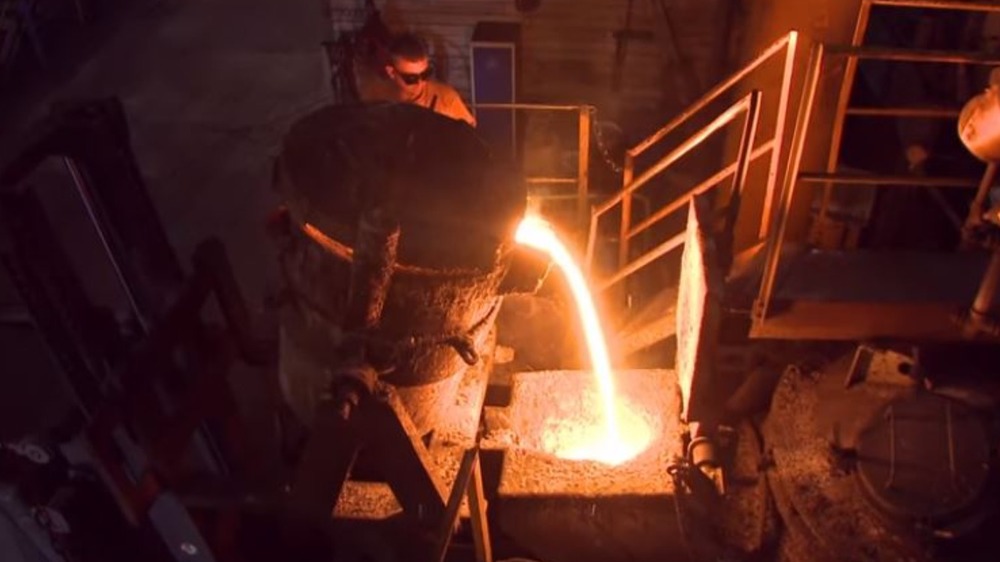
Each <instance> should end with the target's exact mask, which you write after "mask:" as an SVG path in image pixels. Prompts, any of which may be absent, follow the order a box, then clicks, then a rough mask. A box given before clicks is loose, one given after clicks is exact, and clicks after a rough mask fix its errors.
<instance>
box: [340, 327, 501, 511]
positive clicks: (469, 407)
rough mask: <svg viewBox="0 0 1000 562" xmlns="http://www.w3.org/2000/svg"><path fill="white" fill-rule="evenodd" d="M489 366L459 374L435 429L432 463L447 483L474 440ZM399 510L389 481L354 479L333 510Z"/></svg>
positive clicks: (488, 364) (484, 364) (483, 365)
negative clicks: (450, 397)
mask: <svg viewBox="0 0 1000 562" xmlns="http://www.w3.org/2000/svg"><path fill="white" fill-rule="evenodd" d="M488 345H491V343H488ZM490 367H491V365H490V362H488V361H486V362H483V363H481V364H479V365H477V366H475V367H473V368H471V369H469V370H468V371H466V372H465V374H464V375H463V376H462V377H456V379H455V380H456V381H458V388H457V389H456V392H455V393H454V394H453V399H452V401H451V402H450V404H449V407H447V408H444V409H443V411H445V412H446V415H445V416H444V417H443V418H442V419H441V420H440V422H439V423H438V425H437V428H436V429H435V431H434V436H433V439H432V441H431V446H430V448H429V453H430V455H429V456H428V461H429V466H430V468H431V470H433V471H434V472H435V473H436V474H437V475H438V476H439V477H440V479H441V481H442V482H444V483H445V484H446V485H448V486H450V485H451V483H452V482H453V481H454V480H455V475H456V474H457V473H458V468H459V463H460V461H461V456H462V452H463V451H464V450H465V449H467V448H469V447H471V446H472V445H473V444H474V443H475V437H476V432H477V431H478V429H479V412H480V410H481V409H482V405H483V397H484V395H485V390H486V384H487V381H488V377H489V369H490ZM400 513H402V507H400V505H399V502H398V501H397V500H396V498H395V496H394V495H393V493H392V490H391V489H390V488H389V486H388V485H387V484H385V483H381V482H363V481H355V480H349V481H348V482H346V483H345V485H344V489H343V491H342V493H341V495H340V499H339V501H338V502H337V505H336V506H335V508H334V510H333V515H334V517H336V518H338V519H354V520H384V519H388V518H390V517H392V516H394V515H398V514H400Z"/></svg>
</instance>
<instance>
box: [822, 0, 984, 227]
mask: <svg viewBox="0 0 1000 562" xmlns="http://www.w3.org/2000/svg"><path fill="white" fill-rule="evenodd" d="M874 6H889V7H893V8H924V9H937V10H957V11H967V12H984V13H986V12H994V13H1000V4H997V3H993V2H962V1H956V2H953V1H948V0H862V2H861V7H860V9H859V11H858V19H857V22H856V23H855V26H854V35H853V36H852V38H851V44H850V45H849V46H846V47H839V46H838V47H831V48H830V49H829V51H830V53H831V54H837V55H841V56H846V59H847V60H846V63H845V65H844V79H843V81H842V82H841V84H840V92H839V93H838V96H837V105H836V109H835V112H834V119H833V131H832V133H831V135H830V152H829V154H828V156H827V163H826V172H827V174H828V177H825V178H822V180H823V181H822V183H823V196H822V199H821V201H820V207H819V216H818V217H817V219H816V223H815V224H817V225H823V224H824V223H825V222H826V221H827V216H828V214H829V212H830V203H831V200H832V198H833V186H834V185H835V184H837V183H846V182H847V181H850V179H851V178H850V177H849V176H843V175H839V174H837V167H838V166H839V164H840V151H841V147H842V144H843V137H844V122H845V117H846V116H847V115H858V116H868V117H922V118H940V119H954V118H957V117H958V112H959V109H958V108H940V107H927V108H915V107H878V108H866V107H850V102H851V92H852V91H853V90H854V80H855V77H856V76H857V72H858V61H859V60H861V59H872V60H883V61H896V62H923V63H951V64H977V65H996V64H1000V58H997V57H996V56H990V55H985V54H983V53H962V52H949V51H915V50H913V49H898V48H885V47H866V46H864V40H865V35H866V33H867V31H868V23H869V20H870V19H871V10H872V7H874ZM989 175H990V172H989V170H987V173H986V174H984V180H985V177H986V176H989ZM803 179H806V178H803ZM883 179H884V180H890V179H891V178H876V177H872V178H870V180H871V181H870V183H869V182H864V183H865V184H867V185H882V180H883ZM809 181H811V180H809ZM906 182H909V183H903V184H902V185H922V186H925V187H957V186H956V185H955V183H954V181H953V180H952V179H949V178H941V183H939V184H935V185H932V184H933V181H932V179H931V178H912V179H907V180H906ZM852 183H854V184H856V185H861V184H862V182H852ZM887 183H896V184H897V185H898V184H899V183H898V182H892V181H888V182H887ZM984 183H986V182H985V181H983V182H980V184H984ZM959 186H960V185H959ZM987 187H988V186H987ZM977 200H978V198H977Z"/></svg>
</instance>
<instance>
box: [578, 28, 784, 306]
mask: <svg viewBox="0 0 1000 562" xmlns="http://www.w3.org/2000/svg"><path fill="white" fill-rule="evenodd" d="M797 43H798V33H797V32H795V31H791V32H789V33H788V34H786V35H784V36H782V37H781V38H779V39H778V40H777V41H775V42H774V43H772V44H771V45H770V46H769V47H768V48H767V49H765V50H764V51H763V52H762V53H761V54H760V55H758V56H757V57H756V58H754V59H753V60H752V61H750V62H749V63H748V64H747V65H746V66H744V67H743V68H741V69H740V70H739V71H737V72H736V73H734V74H733V75H731V76H730V77H729V78H727V79H726V80H724V81H723V82H721V83H719V84H718V85H717V86H715V87H714V88H712V89H711V90H710V91H709V92H707V93H706V94H705V95H703V96H702V97H701V98H700V99H698V101H696V102H695V103H694V104H692V105H691V106H690V107H688V108H687V109H686V110H685V111H684V112H682V113H681V114H679V115H678V116H677V117H675V118H674V119H672V120H671V121H670V122H668V123H667V124H666V125H664V126H663V127H662V128H660V129H659V130H658V131H656V132H655V133H653V134H652V135H650V136H649V137H648V138H646V139H645V140H643V141H641V142H639V143H638V144H636V145H635V146H633V147H632V148H630V149H628V150H627V151H626V153H625V165H624V171H623V174H622V176H623V177H622V189H621V191H620V192H618V193H617V194H615V195H614V196H612V197H611V198H609V199H608V200H607V201H605V202H604V203H602V204H601V205H599V206H597V207H595V208H594V209H593V210H592V211H591V216H590V228H589V231H588V236H587V247H586V255H585V265H586V267H587V269H588V270H592V269H593V261H594V254H595V247H596V244H597V233H598V225H599V221H600V219H601V217H602V216H603V215H604V214H605V213H607V212H609V211H610V210H612V209H614V208H615V207H617V206H619V204H620V205H621V223H620V231H619V237H618V271H617V272H615V273H613V274H611V275H610V276H609V277H608V278H606V279H604V280H602V281H600V282H598V283H597V287H598V288H599V289H606V288H608V287H610V286H612V285H614V284H616V283H618V282H620V281H622V280H623V279H625V278H626V277H628V276H629V275H632V274H633V273H635V272H637V271H639V270H640V269H642V268H643V267H645V266H647V265H649V264H650V263H652V262H654V261H656V260H657V259H659V258H660V257H662V256H663V255H665V254H667V253H668V252H670V251H671V250H673V249H675V248H677V247H679V246H680V245H681V244H683V241H684V234H683V232H681V233H679V234H677V235H675V236H673V237H671V238H670V239H668V240H666V241H665V242H662V243H660V244H659V245H657V246H655V247H654V248H653V249H652V250H649V251H648V252H646V253H645V254H643V255H642V256H640V257H638V258H636V259H635V260H633V261H631V262H629V261H628V260H629V257H630V249H631V247H630V243H631V240H632V239H633V238H635V237H636V236H638V235H639V234H641V233H643V232H646V231H647V230H649V229H650V228H651V227H652V226H653V225H655V224H657V223H659V222H660V221H661V220H663V219H665V218H666V217H667V216H669V215H671V214H672V213H674V212H676V211H677V210H679V209H681V208H682V207H684V206H685V205H686V204H687V203H688V201H690V200H691V198H692V197H694V196H695V195H698V194H700V193H704V192H706V191H708V190H710V189H711V188H713V187H715V186H716V185H718V184H720V183H721V182H722V181H723V180H725V179H726V178H728V177H729V176H734V178H733V190H734V191H733V193H734V196H735V195H736V194H738V193H740V192H742V189H743V184H744V183H745V181H746V176H747V170H748V168H749V165H750V163H751V162H753V161H755V160H757V159H758V158H760V157H761V156H763V155H764V154H768V153H770V154H771V159H770V163H769V167H768V174H767V184H766V188H765V189H766V191H765V194H764V213H763V217H762V220H761V224H760V227H759V236H763V235H764V233H766V232H767V231H768V230H769V220H770V216H771V215H772V212H771V206H772V201H773V199H774V189H775V185H776V184H777V181H778V173H777V172H778V167H779V163H780V159H781V147H782V146H783V142H784V133H785V128H786V126H785V122H786V116H787V111H788V100H789V97H790V93H791V87H792V74H793V71H794V67H795V55H796V46H797ZM779 54H783V55H784V57H783V69H782V76H781V89H780V91H779V93H778V105H777V111H776V116H775V126H774V134H773V135H772V137H771V138H769V139H767V140H766V141H764V142H762V143H761V145H760V146H758V147H756V148H754V146H753V145H754V141H755V135H756V130H757V125H758V122H759V119H760V99H761V96H762V94H761V92H760V91H759V90H754V91H752V92H751V93H750V94H747V95H746V96H744V97H743V98H742V99H741V100H739V101H737V102H736V103H735V104H733V105H731V106H730V107H729V108H728V109H726V110H725V111H724V112H723V113H721V114H720V115H719V116H718V117H716V118H715V120H713V121H712V122H711V123H710V124H708V125H706V126H705V127H703V128H702V129H700V130H699V131H698V132H696V133H694V134H693V135H692V136H690V137H688V138H687V139H686V140H684V141H683V142H682V143H681V144H680V145H679V146H678V147H677V148H675V149H674V150H672V151H671V152H669V153H668V154H667V155H666V156H664V157H663V158H661V159H660V160H659V161H658V162H656V163H655V164H653V165H652V166H650V167H649V168H648V169H646V170H645V171H644V172H642V173H641V174H640V175H639V177H637V178H636V177H635V173H636V170H635V162H636V158H637V157H638V156H639V155H641V154H642V153H644V152H645V151H647V150H649V149H650V148H651V147H652V146H654V145H656V144H657V143H659V142H660V141H661V140H663V139H664V138H665V137H666V136H667V135H668V134H670V133H671V132H673V131H674V130H676V129H677V128H678V127H680V126H681V125H682V124H684V123H686V122H687V121H688V120H689V119H690V118H691V117H693V116H694V115H696V114H697V113H699V112H700V111H702V110H704V109H705V108H706V107H708V106H709V105H710V104H711V103H712V102H714V101H716V100H717V99H719V98H720V97H721V96H722V95H723V94H724V93H726V92H728V91H729V90H730V89H732V88H733V87H734V86H735V85H736V84H738V83H739V82H740V81H742V80H743V79H744V78H746V77H747V76H748V75H750V74H751V73H752V72H754V71H755V70H757V69H758V68H760V67H761V66H762V65H764V64H765V63H766V62H768V61H769V60H771V59H772V58H773V57H775V56H776V55H779ZM744 113H745V114H746V120H745V121H744V131H743V137H742V139H741V143H740V147H739V151H738V155H737V158H736V161H735V162H733V163H731V164H730V165H728V166H726V167H725V168H723V169H722V170H720V171H718V172H717V173H716V174H714V175H713V176H711V177H710V178H708V179H706V180H704V181H702V182H701V183H699V184H698V185H696V186H694V187H693V188H692V189H690V190H688V191H687V192H686V193H685V194H684V195H682V196H680V197H679V198H678V199H676V200H674V201H672V202H671V203H669V204H667V205H665V206H663V207H662V208H660V209H658V210H657V211H655V212H654V213H652V214H649V215H648V216H646V217H645V218H644V219H643V220H642V221H640V222H639V224H637V225H633V224H632V203H633V199H634V198H635V197H636V196H637V195H638V194H637V193H636V192H637V190H639V189H640V188H641V187H643V186H644V185H646V184H648V183H649V181H650V180H652V179H653V178H654V177H655V176H657V175H659V174H660V173H662V172H663V171H664V170H666V169H667V168H668V167H670V166H671V165H672V164H673V163H674V162H676V161H677V160H679V159H680V158H681V157H683V156H684V155H685V154H687V153H688V152H690V151H691V150H692V149H694V148H695V147H697V146H698V145H700V144H701V143H703V142H704V141H705V140H706V139H707V138H709V136H711V134H712V133H714V132H716V131H718V130H719V129H721V128H722V127H723V126H725V125H726V124H728V123H730V122H732V121H733V120H734V119H736V118H737V117H738V116H740V115H742V114H744Z"/></svg>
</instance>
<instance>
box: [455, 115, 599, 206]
mask: <svg viewBox="0 0 1000 562" xmlns="http://www.w3.org/2000/svg"><path fill="white" fill-rule="evenodd" d="M478 109H487V110H490V109H509V110H511V111H518V110H535V111H567V112H576V113H577V114H578V119H579V121H578V125H577V127H578V135H577V137H578V141H577V153H578V157H577V172H576V177H573V178H554V177H546V176H529V177H526V178H524V181H525V183H527V184H528V185H560V184H576V186H577V187H576V196H575V198H576V207H577V215H578V217H579V219H580V222H581V224H582V223H583V221H585V220H587V206H588V203H589V200H590V127H591V119H592V117H593V114H594V107H593V106H591V105H586V104H576V105H568V104H550V103H473V104H472V110H473V111H476V110H478ZM545 198H546V199H557V198H555V197H545ZM558 199H562V197H559V198H558Z"/></svg>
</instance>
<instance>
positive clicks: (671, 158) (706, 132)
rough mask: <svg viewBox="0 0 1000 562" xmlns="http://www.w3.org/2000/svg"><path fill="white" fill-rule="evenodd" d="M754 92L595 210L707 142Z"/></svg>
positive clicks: (614, 202) (611, 204) (610, 204)
mask: <svg viewBox="0 0 1000 562" xmlns="http://www.w3.org/2000/svg"><path fill="white" fill-rule="evenodd" d="M755 91H756V90H755ZM752 94H753V92H751V93H750V94H747V95H745V96H743V97H742V98H740V99H739V101H737V102H736V103H734V104H733V105H731V106H729V108H728V109H726V110H725V111H723V112H722V113H720V114H719V116H718V117H716V118H715V119H713V120H712V122H711V123H709V124H708V125H705V126H704V127H702V128H701V129H698V131H697V132H696V133H695V134H693V135H691V136H690V137H688V138H687V139H686V140H685V141H684V142H682V143H681V144H680V146H678V147H677V148H675V149H673V150H672V151H670V153H669V154H667V155H666V156H664V157H663V158H661V159H660V160H659V161H657V162H656V164H653V165H652V166H650V167H649V168H648V169H647V170H646V171H645V172H643V173H642V175H640V176H639V177H638V178H637V179H635V180H633V181H632V183H631V184H629V185H627V186H625V187H624V188H623V189H622V190H621V191H619V192H618V193H616V194H614V195H612V196H611V197H609V198H608V199H607V200H606V201H605V202H604V203H601V204H600V205H598V206H597V207H594V210H593V212H594V213H598V214H603V213H605V212H607V211H608V210H610V209H611V208H613V207H614V206H615V205H617V204H618V203H620V202H621V201H622V199H624V198H625V197H626V196H627V195H631V194H632V192H634V191H635V190H637V189H639V188H640V187H642V186H644V185H646V184H647V183H649V181H650V180H652V179H653V178H654V177H656V176H657V175H659V174H660V173H661V172H663V171H664V170H666V169H667V168H669V167H670V165H671V164H673V163H674V162H676V161H678V160H680V159H681V158H683V157H684V156H685V155H687V153H689V152H691V150H692V149H693V148H695V147H696V146H698V145H700V144H701V143H703V142H705V139H707V138H708V137H710V136H711V135H712V133H714V132H716V131H718V130H719V129H721V128H722V127H724V126H726V125H727V124H729V122H730V121H732V120H733V119H735V118H736V116H738V115H740V114H741V113H743V112H744V111H746V110H747V108H748V107H749V106H750V98H751V97H752Z"/></svg>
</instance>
